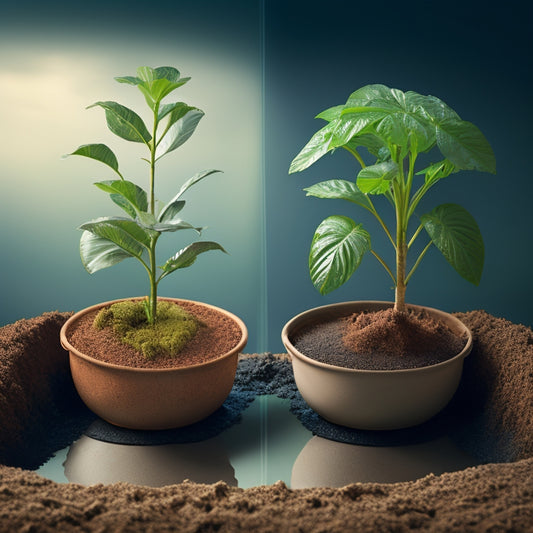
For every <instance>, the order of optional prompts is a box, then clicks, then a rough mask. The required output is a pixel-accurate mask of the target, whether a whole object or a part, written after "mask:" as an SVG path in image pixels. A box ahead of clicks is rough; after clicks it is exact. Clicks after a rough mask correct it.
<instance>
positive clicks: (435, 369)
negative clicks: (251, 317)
mask: <svg viewBox="0 0 533 533" xmlns="http://www.w3.org/2000/svg"><path fill="white" fill-rule="evenodd" d="M393 305H394V304H393V303H391V302H374V301H362V302H343V303H338V304H330V305H325V306H322V307H316V308H314V309H310V310H308V311H305V312H303V313H301V314H299V315H297V316H295V317H294V318H292V319H291V320H290V321H289V322H287V324H286V325H285V327H284V328H283V331H282V334H281V338H282V341H283V344H284V345H285V348H286V349H287V352H288V353H289V354H290V356H291V361H292V366H293V370H294V379H295V381H296V385H297V387H298V390H299V391H300V393H301V395H302V396H303V398H304V400H305V401H306V402H307V404H308V405H309V407H311V408H312V409H313V410H315V411H316V412H317V413H318V414H319V415H321V416H322V417H324V418H325V419H326V420H329V421H330V422H334V423H335V424H339V425H341V426H347V427H352V428H359V429H370V430H385V429H400V428H406V427H409V426H415V425H417V424H421V423H422V422H425V421H426V420H428V419H430V418H431V417H432V416H434V415H435V414H437V413H438V412H439V411H440V410H441V409H443V408H444V407H445V406H446V405H447V404H448V402H449V401H450V400H451V398H452V396H453V395H454V394H455V391H456V390H457V386H458V385H459V381H460V379H461V374H462V371H463V360H464V358H465V357H466V356H467V355H468V354H469V353H470V350H471V349H472V334H471V333H470V331H469V329H468V328H467V327H466V326H465V325H464V324H463V323H462V322H461V321H460V320H459V319H458V318H456V317H454V316H453V315H450V314H449V313H445V312H443V311H439V310H438V309H432V308H429V307H421V306H417V305H409V307H410V308H413V309H416V310H421V309H423V310H425V311H426V312H427V313H428V314H429V315H430V316H431V317H432V318H434V319H435V320H437V321H441V322H443V323H444V324H446V325H447V326H448V327H449V328H450V329H451V330H452V331H454V332H455V333H457V334H458V335H464V336H465V337H466V338H467V343H466V345H465V347H464V348H463V350H462V351H461V352H460V353H458V354H450V356H451V358H450V359H448V360H446V361H443V362H442V363H438V364H434V365H430V366H425V367H420V368H412V369H405V370H358V369H351V368H343V367H339V366H334V365H330V364H325V363H321V362H319V361H316V360H315V359H312V358H311V357H308V356H306V355H305V354H303V353H301V352H299V351H298V350H297V349H296V348H295V346H294V345H293V339H294V338H295V337H296V335H297V334H298V332H299V331H301V330H302V329H303V328H305V327H307V326H312V325H313V324H318V323H322V322H327V321H329V320H333V319H336V318H339V317H343V316H349V315H350V314H352V313H357V312H361V311H379V310H382V309H387V308H390V307H392V306H393Z"/></svg>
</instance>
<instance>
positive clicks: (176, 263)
mask: <svg viewBox="0 0 533 533" xmlns="http://www.w3.org/2000/svg"><path fill="white" fill-rule="evenodd" d="M210 250H221V251H222V252H224V253H227V252H226V250H224V248H222V246H221V245H220V244H218V243H216V242H212V241H198V242H193V243H192V244H189V246H187V247H185V248H183V249H181V250H180V251H179V252H178V253H176V254H175V255H174V256H172V257H171V258H170V259H168V261H167V262H166V263H165V264H164V265H163V266H161V267H159V268H160V269H161V270H162V271H163V274H161V278H163V277H165V276H167V275H168V274H170V273H171V272H174V271H175V270H178V269H179V268H187V267H190V266H191V265H192V264H193V263H194V262H195V261H196V258H197V257H198V255H200V254H202V253H204V252H208V251H210ZM161 278H160V279H161Z"/></svg>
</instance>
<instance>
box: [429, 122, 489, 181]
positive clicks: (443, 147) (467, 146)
mask: <svg viewBox="0 0 533 533" xmlns="http://www.w3.org/2000/svg"><path fill="white" fill-rule="evenodd" d="M437 144H438V147H439V149H440V151H441V152H442V155H444V157H446V158H447V159H449V160H450V161H451V162H452V163H453V164H454V165H455V166H456V167H457V168H459V169H463V170H481V171H483V172H491V173H493V174H494V173H496V158H495V157H494V152H493V151H492V148H491V147H490V144H489V143H488V141H487V139H486V138H485V136H484V135H483V134H482V133H481V131H480V130H479V129H478V128H477V126H474V124H472V123H471V122H466V121H465V120H458V119H453V118H448V119H444V120H441V121H439V122H438V123H437Z"/></svg>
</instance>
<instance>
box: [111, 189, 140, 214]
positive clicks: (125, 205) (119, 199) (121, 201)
mask: <svg viewBox="0 0 533 533" xmlns="http://www.w3.org/2000/svg"><path fill="white" fill-rule="evenodd" d="M109 198H111V200H112V201H113V202H114V203H115V204H117V205H118V206H119V207H120V208H121V209H123V210H124V211H125V212H126V213H127V214H128V215H129V216H130V217H131V218H133V219H134V218H135V217H136V216H137V210H136V209H135V207H133V206H132V205H131V203H130V202H128V200H126V198H124V196H122V195H121V194H114V193H113V194H110V195H109Z"/></svg>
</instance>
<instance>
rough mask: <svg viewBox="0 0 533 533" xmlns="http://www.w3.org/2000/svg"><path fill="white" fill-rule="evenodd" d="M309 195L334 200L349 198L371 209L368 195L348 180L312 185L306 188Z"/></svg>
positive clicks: (350, 200) (328, 181)
mask: <svg viewBox="0 0 533 533" xmlns="http://www.w3.org/2000/svg"><path fill="white" fill-rule="evenodd" d="M304 191H305V192H306V193H307V196H316V197H317V198H330V199H334V200H337V199H338V200H348V201H349V202H353V203H354V204H357V205H360V206H361V207H364V208H365V209H370V208H371V205H370V202H369V200H368V198H367V197H366V195H364V194H363V193H362V192H361V191H360V190H359V189H358V188H357V186H356V185H355V183H353V182H351V181H347V180H327V181H321V182H320V183H316V184H315V185H311V187H307V188H306V189H304Z"/></svg>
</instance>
